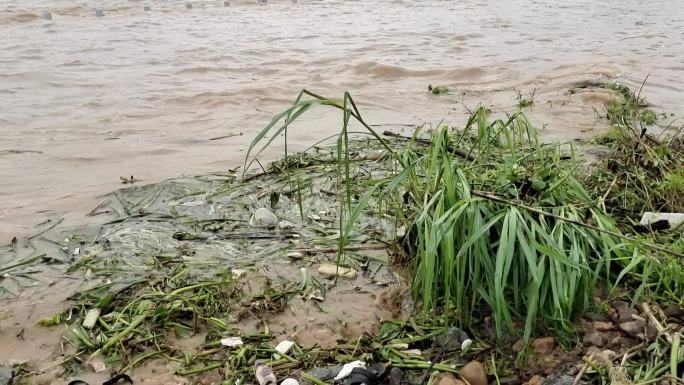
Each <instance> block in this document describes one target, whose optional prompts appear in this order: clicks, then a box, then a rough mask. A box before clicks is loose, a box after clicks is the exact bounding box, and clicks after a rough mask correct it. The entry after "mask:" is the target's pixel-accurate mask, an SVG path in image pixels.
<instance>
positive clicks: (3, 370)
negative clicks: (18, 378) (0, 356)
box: [0, 366, 14, 385]
mask: <svg viewBox="0 0 684 385" xmlns="http://www.w3.org/2000/svg"><path fill="white" fill-rule="evenodd" d="M12 378H14V371H13V370H12V368H11V367H10V366H0V385H11V384H12Z"/></svg>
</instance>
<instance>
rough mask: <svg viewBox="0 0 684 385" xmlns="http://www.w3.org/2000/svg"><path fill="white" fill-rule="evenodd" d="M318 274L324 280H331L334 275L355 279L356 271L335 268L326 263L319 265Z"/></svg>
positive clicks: (340, 267) (346, 268)
mask: <svg viewBox="0 0 684 385" xmlns="http://www.w3.org/2000/svg"><path fill="white" fill-rule="evenodd" d="M318 272H319V273H321V275H323V276H324V277H326V278H332V277H334V276H335V275H338V276H340V277H342V278H349V279H352V278H356V270H354V269H351V268H348V267H342V266H339V267H338V266H336V265H333V264H331V263H326V264H323V265H321V266H320V267H319V268H318Z"/></svg>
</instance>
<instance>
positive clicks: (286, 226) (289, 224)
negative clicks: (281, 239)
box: [278, 221, 296, 230]
mask: <svg viewBox="0 0 684 385" xmlns="http://www.w3.org/2000/svg"><path fill="white" fill-rule="evenodd" d="M278 227H279V228H280V229H281V230H290V229H294V228H295V227H296V226H295V224H294V223H292V222H290V221H280V222H278Z"/></svg>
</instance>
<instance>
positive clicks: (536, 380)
mask: <svg viewBox="0 0 684 385" xmlns="http://www.w3.org/2000/svg"><path fill="white" fill-rule="evenodd" d="M543 383H544V377H542V376H538V375H534V376H532V378H530V379H529V380H527V382H525V383H524V384H523V385H542V384H543Z"/></svg>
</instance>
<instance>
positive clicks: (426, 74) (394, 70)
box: [353, 61, 486, 81]
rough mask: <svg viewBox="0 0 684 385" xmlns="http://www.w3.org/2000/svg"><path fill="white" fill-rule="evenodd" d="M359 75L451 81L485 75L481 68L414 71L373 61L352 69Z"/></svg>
mask: <svg viewBox="0 0 684 385" xmlns="http://www.w3.org/2000/svg"><path fill="white" fill-rule="evenodd" d="M353 69H354V72H356V73H357V74H359V75H368V76H371V77H373V78H383V79H395V80H396V79H407V78H445V79H447V80H451V81H459V80H466V79H470V78H474V77H481V76H483V75H485V74H486V71H485V70H484V69H483V68H482V67H458V68H432V69H423V70H414V69H409V68H404V67H400V66H394V65H388V64H380V63H377V62H374V61H370V62H364V63H360V64H357V65H355V66H354V67H353Z"/></svg>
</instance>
